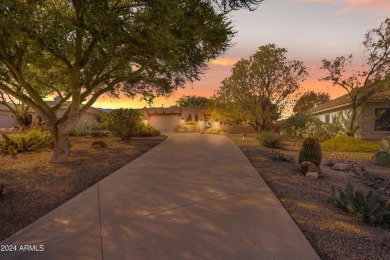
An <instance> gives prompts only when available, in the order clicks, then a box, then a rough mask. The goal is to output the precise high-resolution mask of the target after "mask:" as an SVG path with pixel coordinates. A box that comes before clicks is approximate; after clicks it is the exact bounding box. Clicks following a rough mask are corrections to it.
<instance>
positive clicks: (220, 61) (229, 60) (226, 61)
mask: <svg viewBox="0 0 390 260" xmlns="http://www.w3.org/2000/svg"><path fill="white" fill-rule="evenodd" d="M238 60H239V59H238V58H234V57H226V58H217V59H215V60H212V61H210V62H209V63H210V64H215V65H221V66H233V65H234V63H236V62H237V61H238Z"/></svg>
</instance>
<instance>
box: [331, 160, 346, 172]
mask: <svg viewBox="0 0 390 260" xmlns="http://www.w3.org/2000/svg"><path fill="white" fill-rule="evenodd" d="M348 168H349V167H348V164H346V163H341V162H338V163H335V164H333V166H332V169H333V170H336V171H346V170H348Z"/></svg>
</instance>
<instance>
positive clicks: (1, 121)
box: [0, 115, 11, 128]
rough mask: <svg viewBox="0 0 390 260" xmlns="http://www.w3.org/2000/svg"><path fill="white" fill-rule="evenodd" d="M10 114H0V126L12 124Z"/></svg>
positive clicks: (6, 126)
mask: <svg viewBox="0 0 390 260" xmlns="http://www.w3.org/2000/svg"><path fill="white" fill-rule="evenodd" d="M9 121H10V116H6V115H0V128H8V127H11V125H10V122H9Z"/></svg>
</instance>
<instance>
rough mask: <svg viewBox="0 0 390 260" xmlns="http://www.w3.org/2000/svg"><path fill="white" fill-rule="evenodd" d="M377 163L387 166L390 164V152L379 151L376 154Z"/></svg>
mask: <svg viewBox="0 0 390 260" xmlns="http://www.w3.org/2000/svg"><path fill="white" fill-rule="evenodd" d="M375 161H376V164H378V165H380V166H385V165H388V164H390V154H389V153H387V152H384V151H379V152H377V153H376V154H375Z"/></svg>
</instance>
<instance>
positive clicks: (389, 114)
mask: <svg viewBox="0 0 390 260" xmlns="http://www.w3.org/2000/svg"><path fill="white" fill-rule="evenodd" d="M374 115H375V122H374V130H375V131H380V132H390V108H375V109H374Z"/></svg>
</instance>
